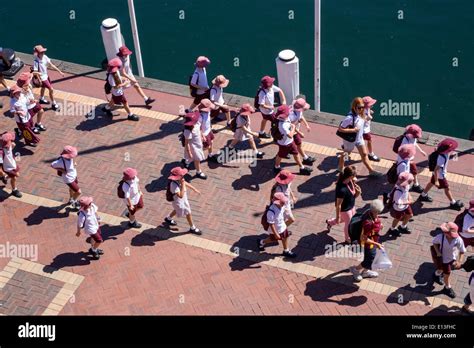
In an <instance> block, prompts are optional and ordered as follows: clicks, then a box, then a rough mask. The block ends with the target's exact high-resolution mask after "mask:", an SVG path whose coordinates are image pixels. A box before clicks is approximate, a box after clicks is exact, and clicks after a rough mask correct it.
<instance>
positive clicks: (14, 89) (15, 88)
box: [10, 85, 21, 96]
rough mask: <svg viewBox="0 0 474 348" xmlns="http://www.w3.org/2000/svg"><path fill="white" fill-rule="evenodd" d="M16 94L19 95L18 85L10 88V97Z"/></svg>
mask: <svg viewBox="0 0 474 348" xmlns="http://www.w3.org/2000/svg"><path fill="white" fill-rule="evenodd" d="M17 93H21V88H20V87H18V85H13V86H11V87H10V95H11V96H14V95H15V94H17Z"/></svg>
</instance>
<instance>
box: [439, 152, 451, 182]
mask: <svg viewBox="0 0 474 348" xmlns="http://www.w3.org/2000/svg"><path fill="white" fill-rule="evenodd" d="M448 162H449V154H444V155H442V154H439V155H438V160H437V161H436V165H437V166H438V167H439V169H438V179H445V178H446V174H447V173H448Z"/></svg>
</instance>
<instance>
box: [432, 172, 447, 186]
mask: <svg viewBox="0 0 474 348" xmlns="http://www.w3.org/2000/svg"><path fill="white" fill-rule="evenodd" d="M438 181H439V187H438V188H440V189H445V188H449V183H448V180H446V179H438ZM431 183H432V184H433V185H434V184H435V177H434V175H432V176H431Z"/></svg>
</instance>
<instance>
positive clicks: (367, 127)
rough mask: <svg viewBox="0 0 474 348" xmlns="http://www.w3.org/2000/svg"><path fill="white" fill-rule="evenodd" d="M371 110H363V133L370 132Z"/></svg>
mask: <svg viewBox="0 0 474 348" xmlns="http://www.w3.org/2000/svg"><path fill="white" fill-rule="evenodd" d="M371 111H372V110H365V117H366V120H365V121H364V134H367V133H370V123H371V121H372V119H373V117H372V112H371Z"/></svg>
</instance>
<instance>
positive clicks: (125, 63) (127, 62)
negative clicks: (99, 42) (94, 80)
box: [119, 56, 133, 77]
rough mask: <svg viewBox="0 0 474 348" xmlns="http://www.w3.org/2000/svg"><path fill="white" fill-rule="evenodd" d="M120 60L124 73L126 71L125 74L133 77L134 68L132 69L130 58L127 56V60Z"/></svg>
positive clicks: (121, 58) (123, 58) (122, 58)
mask: <svg viewBox="0 0 474 348" xmlns="http://www.w3.org/2000/svg"><path fill="white" fill-rule="evenodd" d="M119 58H120V60H121V61H122V67H123V71H125V74H127V75H128V76H130V77H132V76H133V73H132V68H131V67H130V56H127V58H125V57H119Z"/></svg>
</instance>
